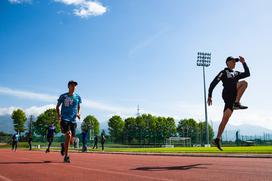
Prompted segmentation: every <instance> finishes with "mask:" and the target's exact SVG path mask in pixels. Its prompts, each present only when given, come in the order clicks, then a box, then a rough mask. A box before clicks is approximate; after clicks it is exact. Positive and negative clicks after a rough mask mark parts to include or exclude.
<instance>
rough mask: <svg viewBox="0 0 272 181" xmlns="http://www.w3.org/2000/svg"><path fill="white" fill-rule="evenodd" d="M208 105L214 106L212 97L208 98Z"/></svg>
mask: <svg viewBox="0 0 272 181" xmlns="http://www.w3.org/2000/svg"><path fill="white" fill-rule="evenodd" d="M208 105H209V106H211V105H212V97H208Z"/></svg>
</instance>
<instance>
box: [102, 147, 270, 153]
mask: <svg viewBox="0 0 272 181" xmlns="http://www.w3.org/2000/svg"><path fill="white" fill-rule="evenodd" d="M223 149H224V151H219V150H218V149H217V148H215V147H210V148H208V147H176V148H107V149H106V151H109V152H149V153H245V154H246V153H256V154H272V146H251V147H223Z"/></svg>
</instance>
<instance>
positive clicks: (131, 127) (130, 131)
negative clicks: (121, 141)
mask: <svg viewBox="0 0 272 181" xmlns="http://www.w3.org/2000/svg"><path fill="white" fill-rule="evenodd" d="M123 134H124V137H125V138H126V140H127V143H129V144H131V143H132V142H133V140H134V139H136V119H135V118H133V117H129V118H127V119H125V126H124V133H123Z"/></svg>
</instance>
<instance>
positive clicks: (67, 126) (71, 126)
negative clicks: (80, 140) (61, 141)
mask: <svg viewBox="0 0 272 181" xmlns="http://www.w3.org/2000/svg"><path fill="white" fill-rule="evenodd" d="M60 127H61V132H62V133H64V134H66V133H67V132H68V131H71V132H72V136H73V137H75V135H76V127H77V123H72V122H70V121H64V120H62V121H61V122H60Z"/></svg>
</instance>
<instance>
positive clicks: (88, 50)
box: [0, 0, 272, 129]
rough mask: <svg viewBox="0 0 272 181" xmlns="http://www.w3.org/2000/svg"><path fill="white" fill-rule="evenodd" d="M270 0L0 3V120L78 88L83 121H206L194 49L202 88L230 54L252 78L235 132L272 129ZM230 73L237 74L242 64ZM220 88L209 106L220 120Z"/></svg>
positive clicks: (20, 0) (37, 107)
mask: <svg viewBox="0 0 272 181" xmlns="http://www.w3.org/2000/svg"><path fill="white" fill-rule="evenodd" d="M271 6H272V2H271V1H270V0H260V1H246V0H239V1H234V0H222V1H216V0H210V1H200V0H195V1H180V0H171V1H165V0H149V1H146V0H137V1H128V0H116V1H110V0H96V1H91V0H0V21H1V26H0V63H1V64H0V65H1V66H0V100H1V101H0V115H4V114H10V113H11V112H12V111H13V110H14V109H16V108H22V109H24V110H25V111H26V113H27V115H30V114H33V115H39V114H40V113H42V112H43V111H44V110H46V109H48V108H52V107H55V104H56V102H57V98H58V96H59V95H60V94H62V93H65V92H67V82H68V81H69V80H76V81H78V83H79V85H78V87H77V93H78V94H79V95H80V96H81V98H82V101H83V103H82V116H83V117H84V116H86V115H89V114H92V115H95V116H96V117H97V118H98V120H99V121H100V122H101V123H102V124H106V122H107V121H108V119H109V118H110V117H111V116H112V115H115V114H118V115H121V116H122V117H123V118H126V117H129V116H135V115H136V113H137V105H139V106H140V112H141V113H151V114H154V115H157V116H171V117H174V118H175V119H176V120H180V119H184V118H194V119H196V120H198V121H200V120H204V98H203V79H202V69H201V67H197V66H196V59H197V52H198V51H201V52H210V53H211V54H212V59H211V65H210V66H209V67H207V68H206V81H207V88H208V87H209V84H210V82H211V81H212V80H213V78H214V77H215V76H216V75H217V73H218V72H220V71H221V70H222V69H224V68H225V59H226V58H227V57H228V56H234V57H237V56H239V55H241V56H244V57H245V59H246V61H247V63H248V66H249V68H250V71H251V77H250V78H247V81H248V83H249V86H248V89H247V91H246V93H245V94H244V96H243V98H242V100H241V102H242V103H243V104H244V105H247V106H248V107H249V109H248V110H243V111H236V112H234V115H233V116H232V117H231V119H230V123H231V124H234V125H241V124H251V125H258V126H262V127H265V128H269V129H272V112H271V96H270V95H271V92H272V84H271V83H272V80H271V75H270V74H271V72H270V69H271V67H272V62H271V60H270V59H271V56H270V51H271V44H272V35H271V32H272V22H271V18H272V11H271ZM236 68H237V70H239V71H243V68H242V66H241V65H240V64H238V65H237V67H236ZM221 91H222V85H221V83H219V84H218V86H217V87H216V88H215V90H214V93H213V106H211V107H209V108H208V119H209V121H210V122H218V121H221V117H222V112H223V107H224V104H223V100H222V98H221Z"/></svg>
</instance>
